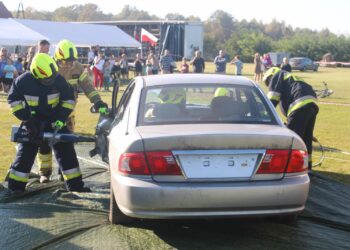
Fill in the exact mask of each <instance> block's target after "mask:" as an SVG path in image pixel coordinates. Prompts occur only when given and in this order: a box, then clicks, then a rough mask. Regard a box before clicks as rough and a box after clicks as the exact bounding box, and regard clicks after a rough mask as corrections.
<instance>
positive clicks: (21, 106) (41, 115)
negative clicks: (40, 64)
mask: <svg viewBox="0 0 350 250" xmlns="http://www.w3.org/2000/svg"><path fill="white" fill-rule="evenodd" d="M7 100H8V103H9V104H10V106H11V109H12V112H13V114H14V115H15V116H16V117H17V118H18V119H20V120H22V121H26V120H28V119H29V118H37V119H38V120H41V121H44V122H46V123H50V124H51V123H52V122H54V121H56V120H60V121H63V122H64V121H66V120H67V118H68V116H69V114H70V113H71V112H72V111H73V109H74V106H75V99H74V90H73V88H72V87H71V86H70V85H69V84H68V83H67V82H66V80H65V79H64V78H63V77H62V76H61V75H59V74H58V75H57V76H56V78H55V80H54V83H53V84H52V85H50V86H45V85H42V84H41V83H40V80H38V79H36V78H34V77H33V76H32V75H31V73H30V72H26V73H24V74H23V75H21V76H19V77H18V78H17V79H16V81H15V83H14V84H13V85H12V87H11V89H10V92H9V95H8V98H7Z"/></svg>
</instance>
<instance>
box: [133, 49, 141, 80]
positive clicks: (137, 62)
mask: <svg viewBox="0 0 350 250" xmlns="http://www.w3.org/2000/svg"><path fill="white" fill-rule="evenodd" d="M134 64H135V76H141V75H142V61H141V56H140V54H139V53H137V54H136V59H135V61H134Z"/></svg>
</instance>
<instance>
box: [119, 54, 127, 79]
mask: <svg viewBox="0 0 350 250" xmlns="http://www.w3.org/2000/svg"><path fill="white" fill-rule="evenodd" d="M119 65H120V73H121V76H122V79H121V83H122V84H123V83H127V81H128V78H129V70H128V58H127V57H126V54H122V56H121V59H120V62H119Z"/></svg>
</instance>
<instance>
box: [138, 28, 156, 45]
mask: <svg viewBox="0 0 350 250" xmlns="http://www.w3.org/2000/svg"><path fill="white" fill-rule="evenodd" d="M157 41H158V38H157V37H155V36H154V35H152V34H151V33H149V32H148V31H147V30H145V29H143V28H142V29H141V42H149V43H150V44H151V45H152V46H155V45H156V44H157Z"/></svg>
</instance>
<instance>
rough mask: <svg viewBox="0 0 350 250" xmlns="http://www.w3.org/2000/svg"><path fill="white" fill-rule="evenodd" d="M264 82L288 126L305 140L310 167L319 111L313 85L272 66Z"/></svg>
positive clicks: (270, 97) (273, 102) (271, 99)
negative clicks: (279, 106) (314, 131)
mask: <svg viewBox="0 0 350 250" xmlns="http://www.w3.org/2000/svg"><path fill="white" fill-rule="evenodd" d="M263 82H264V83H265V85H266V86H267V87H268V88H269V92H268V94H267V96H268V98H269V99H270V101H271V102H272V104H273V105H274V106H275V107H276V106H277V105H278V103H281V110H282V112H283V113H284V115H286V116H287V127H288V128H289V129H291V130H293V131H294V132H295V133H297V134H298V135H299V136H300V137H301V138H302V139H303V141H304V143H305V145H306V148H307V151H308V154H309V169H310V170H311V167H312V161H311V159H312V138H313V130H314V127H315V122H316V116H317V113H318V106H317V103H316V101H317V97H316V93H315V91H314V90H313V89H312V87H311V86H310V85H309V84H307V83H306V82H304V81H303V80H302V79H301V78H299V77H297V76H295V75H293V74H291V73H290V72H287V71H284V70H281V69H280V68H277V67H272V68H270V69H268V70H267V71H266V73H265V74H264V77H263Z"/></svg>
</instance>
